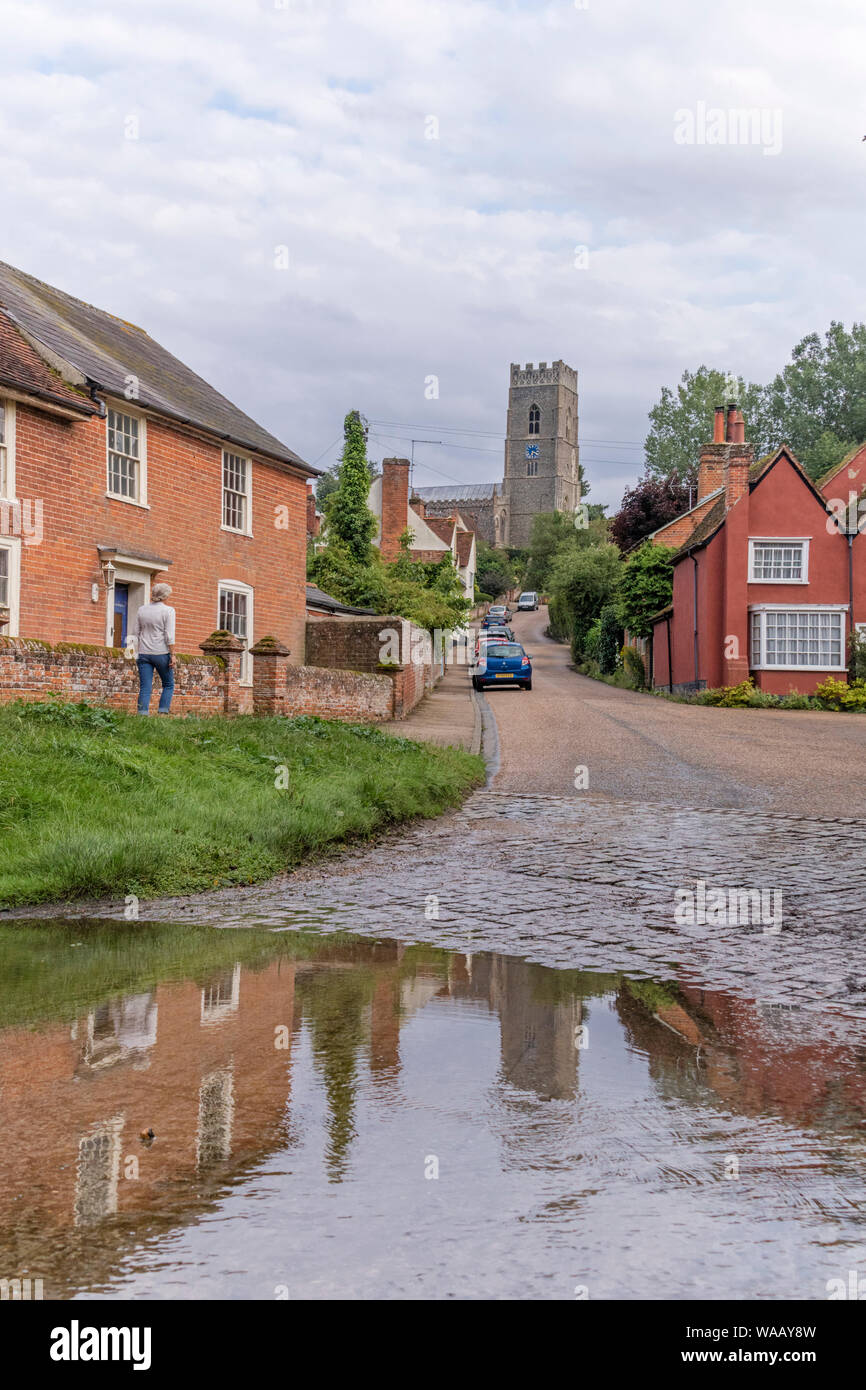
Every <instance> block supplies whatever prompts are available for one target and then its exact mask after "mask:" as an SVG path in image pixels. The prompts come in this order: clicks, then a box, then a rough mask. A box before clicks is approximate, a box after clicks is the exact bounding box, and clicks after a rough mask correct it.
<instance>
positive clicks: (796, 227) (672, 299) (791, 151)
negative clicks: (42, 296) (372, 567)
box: [0, 0, 866, 503]
mask: <svg viewBox="0 0 866 1390" xmlns="http://www.w3.org/2000/svg"><path fill="white" fill-rule="evenodd" d="M858 20H859V0H857V3H855V0H826V3H825V4H824V5H822V6H821V7H816V6H814V5H813V4H811V3H808V4H807V3H806V2H805V0H786V2H785V3H782V0H766V2H765V3H764V4H763V5H762V6H761V7H759V8H755V7H753V6H752V5H750V4H749V3H747V2H746V0H720V3H718V4H717V5H715V6H714V7H713V8H712V10H710V11H696V10H695V8H694V4H693V2H692V0H659V3H657V4H656V5H654V6H652V7H648V6H646V4H645V3H643V0H620V3H618V4H616V3H604V4H602V3H600V0H590V6H589V8H588V9H587V10H578V9H576V7H575V6H574V5H573V4H572V3H571V0H558V2H557V3H547V4H537V3H532V4H529V3H523V4H521V3H505V0H503V3H494V0H440V3H437V4H436V5H431V4H429V3H425V2H424V0H340V2H338V0H320V3H317V4H311V3H307V0H288V3H287V4H286V6H285V7H280V6H279V5H277V4H274V3H266V2H265V0H262V3H260V4H255V3H248V4H240V3H238V0H207V3H203V0H145V3H144V4H142V5H139V6H137V7H124V8H122V9H120V8H118V7H117V6H115V5H113V4H112V5H108V4H106V3H100V0H87V3H84V0H41V3H26V4H25V3H22V2H21V0H19V3H15V2H14V0H8V3H7V4H6V6H5V7H4V57H5V69H6V74H7V75H6V76H5V78H4V82H3V84H2V88H0V176H2V179H3V186H4V187H5V188H6V189H7V190H13V196H12V197H10V198H9V199H7V201H6V203H5V207H4V218H3V224H2V226H3V238H2V243H0V256H2V257H3V258H4V259H6V260H9V261H11V262H13V263H14V264H16V265H20V266H22V267H23V268H24V269H26V270H28V271H30V272H32V273H34V274H36V275H39V276H41V277H42V278H44V279H46V280H48V281H50V282H52V283H55V284H58V285H60V286H61V287H63V288H65V289H67V290H69V291H71V292H72V293H75V294H79V295H81V296H82V297H83V298H85V299H88V300H90V301H91V302H94V303H97V304H99V305H101V306H103V307H105V308H107V309H111V310H113V311H114V312H117V313H119V314H122V315H123V316H124V317H126V318H130V319H133V320H134V321H136V322H139V323H141V324H142V325H143V326H145V327H146V328H147V329H148V331H149V332H150V333H152V334H153V336H154V337H156V338H158V339H159V340H161V341H162V342H164V343H165V345H166V346H167V347H169V348H171V349H172V350H173V351H175V352H177V353H178V355H180V356H182V357H184V358H185V360H187V361H188V362H189V363H190V365H192V366H193V367H194V368H195V369H196V370H198V371H200V372H201V373H202V374H203V375H205V376H207V377H208V378H209V379H211V380H212V381H213V382H214V384H215V385H217V386H218V387H219V388H220V389H221V390H223V391H224V392H225V393H226V394H227V395H228V396H230V397H232V398H233V399H234V400H236V401H237V403H238V404H239V405H240V406H242V407H243V408H244V409H246V410H248V411H249V412H250V413H251V414H253V415H255V416H257V417H258V418H259V419H261V421H262V423H263V424H265V425H267V426H268V427H269V428H271V429H273V430H274V431H275V432H276V433H277V434H278V435H280V436H281V437H282V438H283V439H285V441H286V443H288V444H289V445H291V446H292V447H293V448H296V449H297V450H298V451H299V452H300V453H301V454H302V455H304V456H305V457H307V458H308V459H310V460H311V461H312V460H313V459H315V458H316V457H317V456H318V455H319V454H321V452H322V451H323V450H324V449H325V448H326V446H327V445H328V444H329V443H330V442H331V441H332V440H333V439H334V438H335V437H336V436H337V435H338V434H339V431H340V425H341V421H342V417H343V415H344V414H345V412H346V411H347V410H348V409H350V408H353V407H358V408H360V409H362V410H363V411H364V412H365V413H366V414H367V415H369V416H370V417H371V418H374V419H384V420H396V421H405V422H407V424H408V425H411V426H413V427H414V432H415V433H416V434H417V433H424V429H423V428H419V427H422V426H429V427H430V430H431V431H432V433H433V434H434V436H435V435H436V431H437V429H440V428H442V427H448V426H465V427H466V428H467V429H476V430H481V429H483V430H490V431H494V432H496V431H499V432H501V431H502V430H503V429H504V419H505V404H506V391H507V377H508V364H509V363H510V362H511V361H512V360H514V361H517V360H518V359H519V360H521V361H529V360H532V361H537V360H539V359H546V360H548V361H550V360H552V359H554V358H557V357H563V358H565V359H566V360H567V361H569V362H571V363H572V364H573V365H574V366H576V367H577V368H578V370H579V372H580V380H581V433H582V437H583V440H584V447H583V457H584V460H585V462H586V466H587V470H588V472H589V475H590V478H591V481H592V484H593V492H592V496H593V499H595V500H604V501H609V502H612V503H615V502H616V501H617V500H618V497H619V495H620V493H621V491H622V487H623V485H624V483H625V482H626V481H628V480H630V479H632V478H633V477H634V476H635V473H636V471H637V465H638V463H639V458H640V451H639V449H637V448H635V449H632V450H622V451H620V450H618V449H616V450H603V449H601V448H600V446H598V445H596V444H594V443H591V442H589V441H594V440H603V439H609V440H623V439H624V440H631V441H640V440H641V439H642V437H643V434H644V433H645V427H646V412H647V410H648V408H649V406H650V405H651V404H652V402H653V401H654V399H655V397H656V395H657V393H658V390H659V388H660V387H661V385H662V384H664V383H671V384H672V383H673V382H674V381H675V380H676V379H677V378H678V377H679V375H680V374H681V372H682V371H683V369H684V368H686V367H695V366H697V365H698V364H699V363H700V362H706V363H707V364H712V365H718V366H720V367H722V368H723V369H725V370H732V371H742V372H743V373H744V374H745V375H747V376H752V377H755V378H759V379H760V378H765V377H767V376H768V375H769V374H770V373H771V372H773V371H775V370H777V369H778V367H779V366H781V365H782V363H783V362H784V361H785V360H786V358H787V355H788V353H789V350H790V348H791V346H792V345H793V343H794V342H795V341H796V340H797V339H798V338H799V337H800V336H802V334H803V333H805V332H807V331H810V330H812V329H819V330H821V329H823V328H824V327H825V326H826V324H827V323H828V322H829V320H830V318H831V317H836V318H842V319H845V320H846V321H849V322H850V321H851V319H852V318H853V317H854V316H856V314H857V313H858V310H859V305H860V304H861V303H862V302H863V288H864V285H863V280H864V270H863V266H862V256H861V252H860V244H859V243H860V237H859V225H858V217H857V213H856V208H857V194H858V190H859V188H860V186H861V182H862V179H863V160H864V159H866V147H863V146H862V145H861V140H860V137H861V135H863V134H866V103H864V98H863V96H862V70H863V58H864V52H863V49H864V41H863V37H862V29H861V28H860V27H859V26H858ZM698 102H704V103H706V104H707V106H710V107H712V106H717V107H721V108H723V109H728V108H731V107H740V106H752V105H761V106H767V107H771V108H775V107H778V108H779V109H780V110H781V112H782V118H783V137H784V138H783V145H782V151H781V154H780V155H779V156H778V157H776V158H766V157H764V156H763V154H762V151H761V149H760V148H757V147H754V146H708V145H703V146H697V145H694V146H682V145H677V144H676V143H675V142H674V139H673V130H674V113H675V112H676V111H677V109H679V108H695V107H696V105H697V103H698ZM431 115H432V116H435V117H436V118H437V120H438V123H439V131H438V134H439V138H438V139H427V138H425V129H427V128H428V127H427V126H426V122H427V118H428V117H429V116H431ZM130 117H134V118H135V121H137V134H138V138H137V139H129V138H126V137H127V134H128V133H129V129H130V126H129V118H130ZM580 244H585V245H587V246H588V247H589V265H588V268H587V269H585V270H579V269H576V268H575V264H574V253H575V246H577V245H580ZM278 246H287V247H288V249H289V268H288V270H285V271H279V270H277V269H275V268H274V248H275V247H278ZM430 373H435V374H436V375H437V376H438V377H439V378H440V397H439V399H438V400H437V401H427V400H425V398H424V390H423V387H424V379H425V377H426V376H427V375H428V374H430ZM406 432H407V433H409V434H410V435H411V433H412V432H413V430H411V429H410V430H409V431H406ZM442 437H443V438H444V437H447V436H444V435H443V436H442ZM464 442H466V443H469V442H472V438H471V437H468V436H467V438H466V439H465V440H464ZM475 442H477V443H478V444H480V445H482V446H483V447H484V448H485V449H489V450H491V452H485V453H477V454H475V453H471V452H469V451H458V450H455V449H451V450H450V451H449V450H448V449H444V448H443V449H438V448H433V447H432V446H431V447H428V448H426V449H424V448H423V447H422V448H420V449H418V450H417V456H418V458H419V459H423V460H424V461H425V462H426V461H429V464H430V465H431V466H433V467H436V468H438V469H440V470H441V472H445V473H448V474H449V475H450V476H454V477H459V478H462V479H465V480H467V481H468V480H471V479H482V478H485V477H494V476H498V475H499V473H500V471H501V450H500V447H499V444H498V441H497V440H496V439H495V438H489V439H488V438H480V437H477V438H476V440H475ZM408 447H409V445H408V442H407V441H404V442H402V443H401V441H400V440H399V439H396V440H395V439H391V440H389V441H388V442H387V444H383V445H382V452H385V453H388V452H394V451H396V452H407V451H408ZM331 457H333V456H331ZM614 457H617V458H619V459H621V460H622V461H621V462H618V463H616V464H614V463H613V462H612V459H613V458H614ZM601 459H607V460H608V462H606V463H602V462H601V461H600V460H601ZM596 460H599V462H596ZM326 461H327V460H326ZM417 476H418V481H420V482H423V481H428V482H435V481H440V480H441V479H440V477H439V475H438V474H434V473H433V472H432V471H430V472H428V473H426V474H425V472H424V465H423V463H421V462H419V465H418V474H417Z"/></svg>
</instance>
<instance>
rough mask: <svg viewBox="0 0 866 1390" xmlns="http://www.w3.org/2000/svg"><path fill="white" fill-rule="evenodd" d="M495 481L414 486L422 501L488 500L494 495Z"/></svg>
mask: <svg viewBox="0 0 866 1390" xmlns="http://www.w3.org/2000/svg"><path fill="white" fill-rule="evenodd" d="M496 489H497V484H496V483H467V484H466V485H465V486H460V487H454V486H451V487H416V488H415V495H416V496H417V497H420V498H421V499H422V501H424V502H488V501H492V499H493V497H494V496H495V495H496Z"/></svg>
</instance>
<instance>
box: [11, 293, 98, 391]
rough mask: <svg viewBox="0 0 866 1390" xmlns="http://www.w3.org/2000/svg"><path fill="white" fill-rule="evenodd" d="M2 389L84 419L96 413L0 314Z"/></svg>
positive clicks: (12, 324)
mask: <svg viewBox="0 0 866 1390" xmlns="http://www.w3.org/2000/svg"><path fill="white" fill-rule="evenodd" d="M0 385H2V386H6V387H9V388H11V389H12V390H14V391H22V392H24V393H25V394H26V395H29V396H36V397H38V398H39V399H41V400H44V401H50V402H52V403H53V404H54V405H60V406H63V407H64V409H67V410H75V411H79V412H80V413H81V414H82V415H95V414H96V413H97V406H96V405H95V404H94V403H93V401H91V400H89V399H88V397H87V395H86V394H84V393H83V392H80V391H75V390H73V388H72V387H71V386H68V385H67V383H66V382H65V381H64V380H63V377H62V376H60V374H59V373H58V372H55V371H54V370H53V368H51V367H49V366H48V364H47V363H46V362H45V361H44V360H43V359H42V358H41V357H40V356H39V353H38V352H37V351H36V349H35V348H33V347H31V345H30V343H28V341H27V339H26V338H24V337H22V335H21V333H20V332H19V330H18V329H17V328H16V327H15V324H14V323H13V322H12V320H11V319H9V318H7V317H6V315H5V314H4V313H0Z"/></svg>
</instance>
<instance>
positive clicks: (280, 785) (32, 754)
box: [0, 702, 484, 908]
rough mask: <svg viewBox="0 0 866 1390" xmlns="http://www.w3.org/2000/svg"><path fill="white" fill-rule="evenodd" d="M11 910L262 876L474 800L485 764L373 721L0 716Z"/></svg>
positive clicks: (55, 707) (0, 783) (1, 873)
mask: <svg viewBox="0 0 866 1390" xmlns="http://www.w3.org/2000/svg"><path fill="white" fill-rule="evenodd" d="M0 747H2V749H3V756H2V759H0V908H4V907H13V906H19V905H23V904H31V903H40V902H48V901H57V900H68V899H74V898H83V897H103V896H105V897H112V896H120V897H126V896H127V895H130V894H135V895H136V896H137V897H141V898H146V897H158V896H164V895H167V894H173V893H193V892H200V891H202V890H205V889H208V888H215V887H225V886H226V885H231V884H243V883H255V882H258V881H261V880H262V879H265V878H268V877H270V876H271V875H273V874H275V873H279V872H280V871H281V870H284V869H288V868H291V867H293V866H295V865H297V864H298V863H300V861H301V860H302V859H305V858H309V857H311V856H314V855H316V854H317V853H321V852H322V851H323V850H325V849H326V848H327V847H328V846H331V845H335V844H338V843H341V842H344V841H347V840H350V839H356V838H362V837H365V836H369V835H371V834H372V833H373V832H375V831H377V830H380V829H382V828H384V827H386V826H389V825H394V824H397V823H399V822H401V821H406V820H410V819H412V818H413V817H418V816H435V815H439V814H440V813H441V812H443V811H445V810H447V809H449V808H450V807H452V806H456V805H458V804H459V803H460V801H461V800H462V798H463V797H464V796H465V795H466V793H467V792H468V791H469V790H470V789H471V788H472V787H474V786H476V785H478V784H479V783H480V782H481V781H482V780H483V774H484V769H483V763H482V760H481V759H480V758H477V757H472V756H471V755H470V754H468V753H464V752H462V751H460V750H458V749H453V748H433V747H431V746H429V745H425V744H418V743H413V742H410V741H409V740H408V739H396V738H392V737H391V736H390V735H388V734H385V733H383V732H382V731H381V730H378V729H376V728H374V727H368V726H361V725H346V724H337V723H330V722H328V721H325V720H320V719H311V718H308V717H303V718H299V719H280V718H273V719H261V718H238V719H217V718H210V719H207V718H201V719H198V718H188V719H157V718H153V719H142V718H138V717H137V716H135V715H125V714H115V713H113V712H110V711H107V710H102V709H97V708H95V707H93V706H88V705H70V704H62V703H60V702H49V703H47V704H20V705H17V704H16V705H9V706H6V707H5V708H3V709H0Z"/></svg>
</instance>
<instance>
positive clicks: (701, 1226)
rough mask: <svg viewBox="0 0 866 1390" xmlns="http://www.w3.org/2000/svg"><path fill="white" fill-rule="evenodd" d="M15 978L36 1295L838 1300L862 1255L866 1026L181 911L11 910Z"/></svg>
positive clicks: (1, 1058) (0, 1077)
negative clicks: (113, 914) (74, 915)
mask: <svg viewBox="0 0 866 1390" xmlns="http://www.w3.org/2000/svg"><path fill="white" fill-rule="evenodd" d="M0 968H2V978H3V981H4V984H3V991H2V1002H0V1230H2V1234H0V1278H5V1279H10V1280H11V1279H15V1278H27V1277H29V1278H30V1279H31V1280H36V1279H41V1280H42V1289H43V1291H44V1296H45V1297H46V1298H51V1297H53V1298H72V1297H76V1296H84V1297H94V1296H112V1297H127V1298H142V1297H144V1298H148V1297H160V1298H166V1297H171V1298H195V1299H199V1298H235V1299H236V1298H256V1299H274V1298H286V1297H287V1298H291V1299H297V1298H317V1297H322V1298H374V1297H408V1298H413V1297H419V1298H435V1299H438V1298H447V1297H459V1298H479V1299H482V1298H491V1297H493V1298H495V1297H509V1298H556V1299H573V1298H575V1297H589V1298H609V1297H615V1298H640V1299H646V1298H650V1299H652V1298H672V1297H697V1298H720V1297H742V1298H769V1299H774V1298H807V1299H823V1298H827V1296H828V1281H832V1280H842V1281H844V1282H845V1284H846V1285H847V1282H848V1278H849V1271H850V1270H852V1269H855V1270H859V1271H860V1272H861V1273H862V1271H863V1268H864V1252H866V1241H864V1217H866V1167H864V1159H866V1024H864V1022H863V1021H862V1020H858V1019H856V1018H850V1019H845V1020H840V1018H839V1017H838V1016H836V1017H834V1020H833V1025H834V1026H833V1028H832V1029H828V1028H827V1026H826V1022H827V1019H826V1018H825V1016H824V1014H823V1013H822V1012H821V1011H815V1010H811V1011H803V1010H801V1009H799V1008H796V1007H784V1006H780V1005H778V1004H768V1003H760V1002H757V1001H754V1000H750V999H748V998H745V997H743V996H742V995H740V994H737V995H736V996H735V995H732V994H729V993H725V992H722V991H716V990H712V991H708V990H702V989H699V988H696V987H695V986H694V984H691V983H688V982H685V981H680V980H677V979H676V978H670V979H657V980H650V979H647V978H640V979H637V978H630V977H629V976H627V975H624V974H619V973H617V974H600V973H587V972H581V971H576V970H554V969H548V968H546V967H544V966H542V965H538V964H530V963H528V962H526V961H524V960H521V959H518V958H515V957H511V956H504V955H497V954H493V953H489V952H485V953H480V954H473V955H467V954H461V953H457V952H452V951H448V950H445V949H436V948H433V947H428V946H421V945H417V944H415V945H409V946H404V945H401V944H400V943H399V942H396V941H390V940H387V941H386V940H381V941H377V940H371V939H369V938H367V939H353V938H351V937H348V936H345V935H332V936H329V935H326V934H318V933H312V932H309V933H306V932H305V933H297V932H286V931H283V932H276V933H273V932H271V933H268V932H263V931H250V930H247V931H236V930H223V931H220V932H214V931H212V930H208V929H207V928H206V927H203V926H195V925H184V926H176V925H174V924H170V923H165V924H159V925H156V924H150V925H149V924H145V923H130V924H126V925H117V924H108V923H105V922H79V923H76V924H72V925H68V924H67V925H63V924H57V923H32V922H31V923H26V924H25V923H16V924H15V925H14V926H12V925H10V926H6V927H0ZM150 1130H152V1131H153V1136H154V1137H153V1138H152V1139H151V1138H150V1137H149V1134H148V1131H150ZM829 1287H832V1285H830V1286H829Z"/></svg>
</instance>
